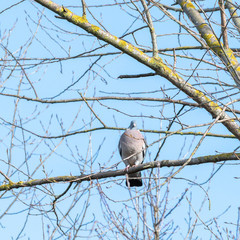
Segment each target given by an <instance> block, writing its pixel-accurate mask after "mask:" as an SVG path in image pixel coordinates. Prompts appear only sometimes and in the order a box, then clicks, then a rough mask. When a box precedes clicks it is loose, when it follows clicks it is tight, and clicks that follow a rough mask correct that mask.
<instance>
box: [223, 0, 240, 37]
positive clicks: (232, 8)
mask: <svg viewBox="0 0 240 240" xmlns="http://www.w3.org/2000/svg"><path fill="white" fill-rule="evenodd" d="M226 7H227V9H228V11H229V12H230V14H231V17H232V20H233V22H234V24H235V26H236V29H237V30H238V32H239V33H240V18H239V16H238V14H237V8H236V7H235V5H234V4H233V2H232V0H226Z"/></svg>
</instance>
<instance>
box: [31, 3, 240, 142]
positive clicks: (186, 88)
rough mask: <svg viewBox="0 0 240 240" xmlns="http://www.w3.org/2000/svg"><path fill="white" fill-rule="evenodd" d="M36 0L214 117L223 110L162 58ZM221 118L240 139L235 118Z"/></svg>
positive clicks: (224, 114)
mask: <svg viewBox="0 0 240 240" xmlns="http://www.w3.org/2000/svg"><path fill="white" fill-rule="evenodd" d="M35 1H36V2H38V3H40V4H41V5H43V6H45V7H47V8H48V9H50V10H51V11H53V12H55V13H57V14H58V15H59V16H61V17H62V18H65V19H66V20H67V21H69V22H71V23H73V24H75V25H77V26H79V27H81V28H82V29H84V30H85V31H87V32H88V33H90V34H92V35H94V36H96V37H97V38H98V39H100V40H103V41H104V42H107V43H109V44H110V45H112V46H114V47H116V48H118V49H120V50H121V51H122V52H124V53H126V54H127V55H129V56H131V57H133V58H134V59H136V60H137V61H139V62H141V63H143V64H144V65H146V66H148V67H149V68H151V69H153V70H154V71H155V72H156V73H157V74H159V75H160V76H162V77H164V78H166V79H167V80H169V81H170V82H171V83H172V84H173V85H175V86H176V87H177V88H179V89H180V90H182V91H183V92H184V93H186V94H187V95H188V96H189V97H191V98H192V99H193V100H194V101H196V102H197V103H199V104H200V105H201V106H202V107H203V108H205V109H206V110H207V111H208V112H209V113H210V114H211V115H212V117H213V118H216V117H217V116H218V115H219V114H220V113H221V112H222V109H221V108H220V107H219V106H218V104H217V103H215V102H213V101H212V100H211V99H210V98H208V97H207V96H206V95H205V94H204V93H203V92H201V91H199V90H197V89H196V88H194V87H193V86H192V85H191V84H189V83H188V82H186V81H184V80H183V79H182V78H181V77H180V76H179V75H178V74H177V73H175V72H174V71H173V70H172V69H171V68H169V67H168V66H166V65H165V64H164V63H163V60H162V59H161V58H159V57H158V58H153V57H149V56H148V55H147V54H145V53H143V52H142V51H140V50H139V49H138V48H137V47H135V46H133V45H132V44H130V43H128V42H126V41H124V40H122V39H119V38H118V37H116V36H114V35H112V34H110V33H109V32H106V31H104V30H102V29H101V28H99V27H97V26H95V25H93V24H91V23H89V22H88V20H87V19H86V16H83V17H81V16H78V15H76V14H74V13H73V12H71V11H70V10H69V9H67V8H64V7H63V6H60V5H58V4H56V3H54V2H52V1H50V0H35ZM180 2H181V1H180ZM204 26H205V25H204ZM219 48H220V47H219ZM220 49H221V48H220ZM229 51H231V50H229ZM234 58H235V57H234ZM236 62H237V61H236ZM239 70H240V67H239ZM220 120H222V123H223V124H224V126H225V127H226V128H227V129H228V130H229V131H230V132H231V133H232V134H234V135H235V136H236V137H237V138H238V139H240V131H239V125H238V124H237V123H236V122H235V121H234V120H233V119H231V118H230V117H229V116H228V115H227V114H226V113H222V115H221V118H220Z"/></svg>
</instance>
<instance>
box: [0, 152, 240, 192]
mask: <svg viewBox="0 0 240 240" xmlns="http://www.w3.org/2000/svg"><path fill="white" fill-rule="evenodd" d="M239 158H240V153H238V154H237V153H234V152H231V153H222V154H218V155H209V156H202V157H197V158H192V159H191V161H190V162H188V164H187V166H191V165H199V164H204V163H217V162H222V161H232V160H239ZM187 161H188V159H183V160H162V161H154V162H148V163H145V164H141V165H138V166H136V167H131V168H129V169H128V172H127V173H128V174H131V173H136V172H139V171H143V170H147V169H150V168H162V167H179V166H183V165H184V164H186V162H187ZM124 175H126V171H125V169H122V170H115V171H107V172H98V173H92V174H81V175H79V176H59V177H51V178H44V179H33V180H30V181H25V182H24V181H20V182H16V183H14V182H10V183H9V184H3V185H1V186H0V191H8V190H10V189H16V188H22V187H34V186H39V185H43V184H49V183H62V182H78V183H79V182H84V181H92V180H95V179H106V178H110V177H118V176H124Z"/></svg>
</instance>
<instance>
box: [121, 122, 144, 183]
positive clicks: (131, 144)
mask: <svg viewBox="0 0 240 240" xmlns="http://www.w3.org/2000/svg"><path fill="white" fill-rule="evenodd" d="M118 149H119V153H120V156H121V158H122V160H123V162H124V163H125V165H126V169H128V168H129V167H132V166H137V165H139V164H142V162H143V160H144V156H145V153H146V143H145V139H144V137H143V135H142V134H141V133H140V131H139V130H138V129H137V124H136V122H135V121H131V123H130V126H129V128H128V129H127V130H126V131H125V132H124V133H123V134H122V136H121V137H120V140H119V144H118ZM142 184H143V183H142V179H141V172H136V173H132V174H129V175H128V179H127V181H126V185H127V186H130V187H134V186H136V187H141V186H142Z"/></svg>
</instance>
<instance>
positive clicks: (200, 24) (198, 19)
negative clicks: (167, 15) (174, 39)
mask: <svg viewBox="0 0 240 240" xmlns="http://www.w3.org/2000/svg"><path fill="white" fill-rule="evenodd" d="M178 3H179V4H180V5H181V7H182V9H183V11H184V13H186V14H187V16H188V18H189V19H190V20H191V21H192V23H193V24H194V25H195V27H196V28H197V30H198V31H199V33H200V34H201V36H202V38H203V39H204V40H205V42H206V43H207V45H208V46H209V47H210V48H211V50H212V51H213V52H214V53H215V54H216V55H217V56H218V57H219V58H220V59H221V60H222V62H223V63H224V64H225V66H226V67H227V69H228V71H229V72H230V74H231V75H232V77H233V79H234V80H235V82H236V84H237V85H238V87H240V64H239V63H238V61H237V59H236V57H235V56H234V54H233V51H232V50H231V49H230V48H224V46H223V45H222V44H221V43H220V42H219V40H218V39H217V37H216V35H215V34H214V32H213V31H212V29H211V28H210V27H209V25H208V24H207V23H206V22H205V20H204V19H203V17H202V16H201V14H200V13H199V12H198V11H197V10H196V8H195V6H194V5H193V4H192V2H191V0H178Z"/></svg>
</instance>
